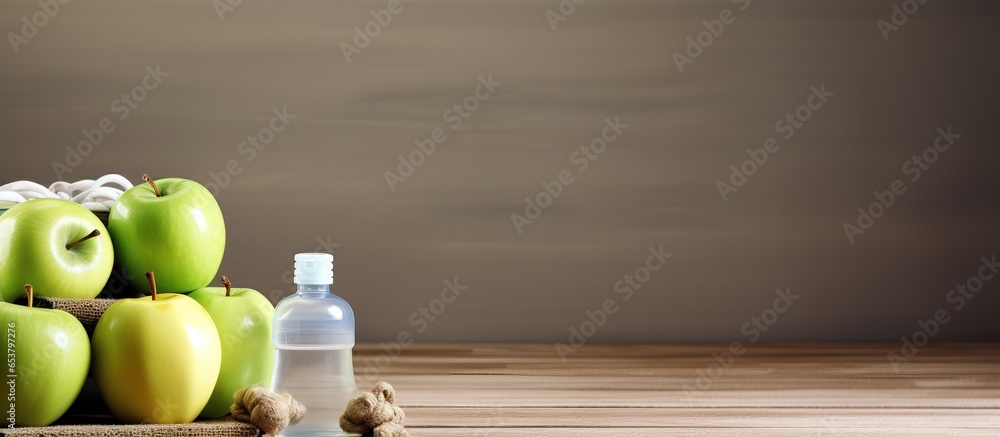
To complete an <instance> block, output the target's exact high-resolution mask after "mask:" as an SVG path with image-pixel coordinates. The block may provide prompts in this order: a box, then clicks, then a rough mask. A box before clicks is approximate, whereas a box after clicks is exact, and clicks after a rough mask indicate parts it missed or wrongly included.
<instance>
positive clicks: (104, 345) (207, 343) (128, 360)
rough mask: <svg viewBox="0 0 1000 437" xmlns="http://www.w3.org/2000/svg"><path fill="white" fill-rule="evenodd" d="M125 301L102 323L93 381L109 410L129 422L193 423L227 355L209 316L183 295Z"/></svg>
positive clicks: (97, 334) (153, 286)
mask: <svg viewBox="0 0 1000 437" xmlns="http://www.w3.org/2000/svg"><path fill="white" fill-rule="evenodd" d="M146 278H147V280H148V283H149V289H150V292H151V295H150V296H143V297H140V298H134V299H121V300H119V301H117V302H115V303H113V304H111V307H109V308H108V310H107V311H105V312H104V315H103V316H101V320H100V321H98V322H97V327H96V328H95V329H94V337H93V343H92V347H93V351H92V354H91V355H92V357H93V362H92V363H91V365H92V366H93V375H94V382H95V383H97V389H98V390H99V391H100V392H101V397H102V398H104V402H105V403H106V404H107V405H108V408H109V409H110V410H111V412H112V413H113V414H114V415H115V417H117V418H118V419H119V420H121V421H123V422H126V423H188V422H192V421H194V419H195V418H197V417H198V413H200V412H201V410H202V409H204V408H205V404H207V403H208V399H209V397H211V396H212V389H213V387H215V382H216V381H217V380H218V378H219V366H220V365H221V363H222V350H221V346H220V343H219V331H217V330H216V329H215V324H214V323H213V322H212V317H211V316H209V315H208V312H207V311H205V309H204V308H202V307H201V305H198V302H195V301H194V299H191V298H190V297H187V296H185V295H183V294H174V293H162V294H157V292H156V282H155V279H154V277H153V272H146Z"/></svg>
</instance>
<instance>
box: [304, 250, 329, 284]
mask: <svg viewBox="0 0 1000 437" xmlns="http://www.w3.org/2000/svg"><path fill="white" fill-rule="evenodd" d="M295 283H296V284H309V285H322V284H333V255H331V254H329V253H297V254H295Z"/></svg>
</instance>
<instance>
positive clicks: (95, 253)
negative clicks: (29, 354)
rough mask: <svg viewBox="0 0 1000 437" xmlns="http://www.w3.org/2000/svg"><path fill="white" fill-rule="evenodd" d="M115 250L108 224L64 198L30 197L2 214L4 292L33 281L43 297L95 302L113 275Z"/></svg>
mask: <svg viewBox="0 0 1000 437" xmlns="http://www.w3.org/2000/svg"><path fill="white" fill-rule="evenodd" d="M114 258H115V255H114V250H112V248H111V238H109V236H108V230H107V229H105V228H104V224H102V223H101V221H100V220H99V219H98V218H97V216H95V215H94V213H92V212H90V211H89V210H88V209H87V208H84V207H82V206H80V205H79V204H77V203H75V202H72V201H69V200H62V199H31V200H29V201H27V202H23V203H20V204H18V205H17V206H15V207H13V208H11V209H10V210H8V211H7V212H5V213H3V215H0V294H2V296H3V300H4V301H6V302H13V301H14V299H16V298H18V297H20V296H21V293H22V289H23V288H22V287H24V284H26V283H30V284H31V285H33V286H34V291H35V293H36V294H37V295H39V296H49V297H71V298H76V299H92V298H94V297H95V296H97V295H98V294H99V293H100V292H101V289H102V288H103V287H104V284H105V283H107V282H108V278H109V277H111V268H112V267H113V265H114Z"/></svg>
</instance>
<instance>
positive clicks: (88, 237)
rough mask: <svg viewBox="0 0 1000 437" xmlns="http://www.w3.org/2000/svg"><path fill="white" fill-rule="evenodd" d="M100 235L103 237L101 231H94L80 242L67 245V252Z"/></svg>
mask: <svg viewBox="0 0 1000 437" xmlns="http://www.w3.org/2000/svg"><path fill="white" fill-rule="evenodd" d="M98 235H101V231H98V230H97V229H94V230H93V231H90V233H89V234H87V235H84V236H83V238H81V239H79V240H76V241H74V242H72V243H69V244H67V245H66V250H70V249H72V248H74V247H76V246H77V245H78V244H80V243H83V242H84V241H87V240H89V239H91V238H94V237H96V236H98Z"/></svg>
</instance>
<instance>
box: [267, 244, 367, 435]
mask: <svg viewBox="0 0 1000 437" xmlns="http://www.w3.org/2000/svg"><path fill="white" fill-rule="evenodd" d="M295 283H296V284H298V290H297V291H296V293H295V294H293V295H291V296H288V297H286V298H285V299H282V301H281V302H279V303H278V306H277V307H275V309H274V319H273V320H274V321H273V326H272V329H273V332H272V343H274V348H275V360H274V375H273V377H272V378H271V391H274V392H288V393H291V395H292V396H293V397H295V399H297V400H298V401H299V402H302V403H303V404H304V405H305V406H306V409H307V412H306V416H305V418H303V419H302V421H301V422H299V423H298V424H297V425H293V426H289V427H288V428H286V429H285V430H284V432H283V433H282V435H285V436H337V435H349V434H346V433H344V432H343V431H341V430H340V426H339V419H340V415H341V414H342V413H343V412H344V407H345V406H346V405H347V401H349V400H350V399H351V398H352V397H354V395H356V394H357V386H356V385H355V382H354V365H353V356H352V353H351V350H352V348H353V347H354V311H353V310H351V306H350V305H349V304H348V303H347V301H345V300H344V299H341V298H340V297H337V296H335V295H333V294H332V293H330V284H332V283H333V256H332V255H330V254H326V253H322V254H321V253H300V254H297V255H295Z"/></svg>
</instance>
